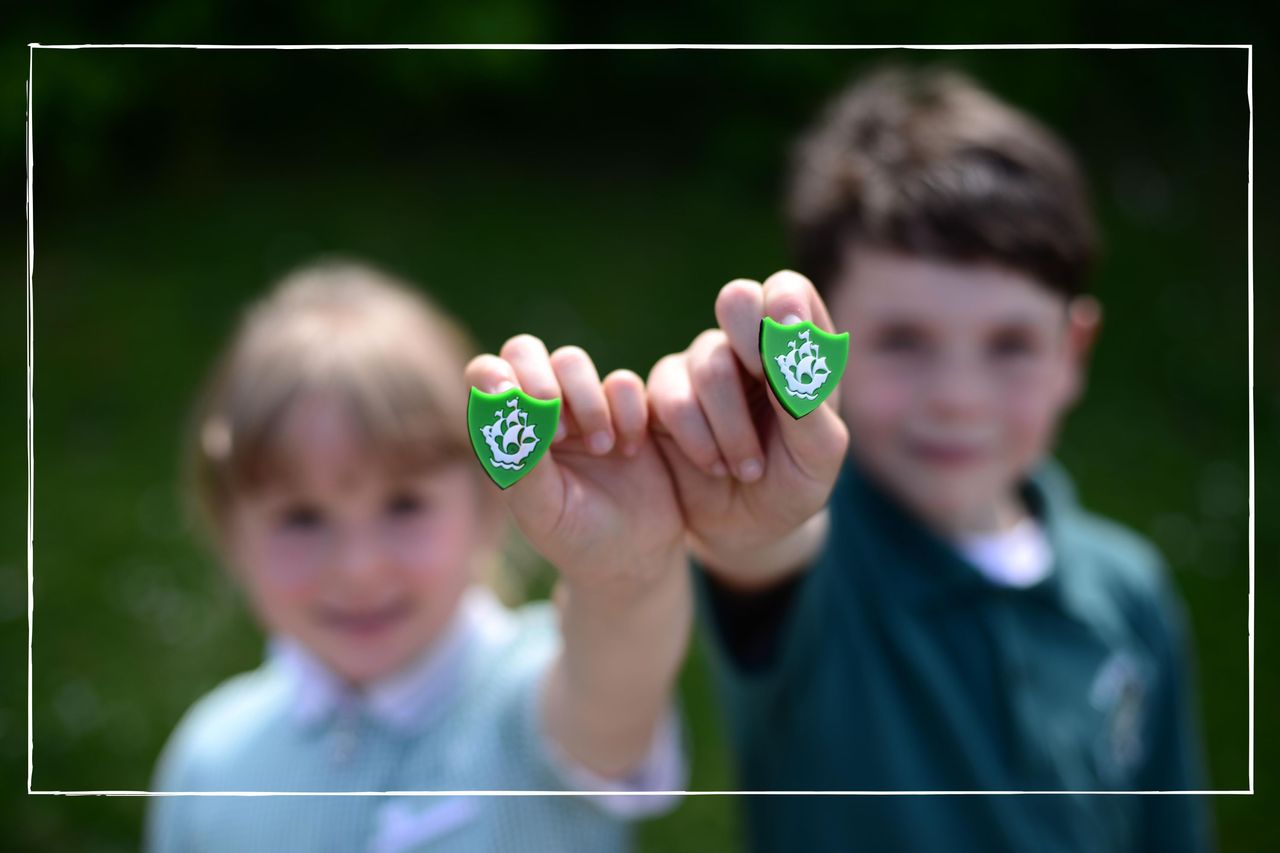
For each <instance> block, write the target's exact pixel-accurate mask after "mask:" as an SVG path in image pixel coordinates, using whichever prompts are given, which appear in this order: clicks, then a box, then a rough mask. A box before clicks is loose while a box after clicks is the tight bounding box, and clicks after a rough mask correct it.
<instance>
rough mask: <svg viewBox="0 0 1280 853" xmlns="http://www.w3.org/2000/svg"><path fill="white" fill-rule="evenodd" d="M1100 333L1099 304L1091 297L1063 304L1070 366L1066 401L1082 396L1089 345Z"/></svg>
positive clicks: (1083, 296)
mask: <svg viewBox="0 0 1280 853" xmlns="http://www.w3.org/2000/svg"><path fill="white" fill-rule="evenodd" d="M1101 330H1102V304H1101V303H1100V302H1098V300H1097V299H1094V298H1093V297H1092V296H1088V295H1082V296H1074V297H1072V299H1071V301H1070V302H1068V303H1067V346H1068V348H1069V350H1070V352H1069V353H1068V355H1069V357H1070V359H1071V363H1070V365H1068V369H1069V370H1070V379H1069V387H1068V392H1067V401H1068V402H1069V403H1074V402H1075V401H1076V400H1078V399H1079V398H1080V395H1081V394H1083V393H1084V389H1085V384H1086V377H1087V375H1088V370H1089V358H1090V356H1091V355H1092V354H1093V345H1094V343H1095V342H1096V341H1097V339H1098V333H1099V332H1100V331H1101Z"/></svg>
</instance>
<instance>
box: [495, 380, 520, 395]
mask: <svg viewBox="0 0 1280 853" xmlns="http://www.w3.org/2000/svg"><path fill="white" fill-rule="evenodd" d="M514 387H516V383H514V382H512V381H511V380H509V379H503V380H502V381H501V382H499V383H498V384H497V385H495V386H494V388H493V393H494V394H502V393H504V392H506V391H510V390H511V389H512V388H514Z"/></svg>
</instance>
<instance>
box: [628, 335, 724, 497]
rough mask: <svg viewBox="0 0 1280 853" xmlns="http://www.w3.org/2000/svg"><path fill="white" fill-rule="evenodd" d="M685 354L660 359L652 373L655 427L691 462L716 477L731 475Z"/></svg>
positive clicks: (651, 386) (650, 397)
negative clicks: (696, 389) (696, 392)
mask: <svg viewBox="0 0 1280 853" xmlns="http://www.w3.org/2000/svg"><path fill="white" fill-rule="evenodd" d="M686 358H687V357H686V355H685V354H684V353H679V354H676V355H669V356H666V357H665V358H662V359H659V360H658V363H657V364H655V365H654V366H653V370H652V371H650V373H649V383H648V392H649V406H650V410H651V411H652V413H653V418H654V421H655V423H654V426H655V427H659V428H661V429H663V430H665V431H666V432H667V433H668V434H670V436H671V437H672V439H673V440H674V441H675V443H676V446H677V447H678V448H679V449H680V451H681V452H682V453H683V454H684V456H685V458H687V459H688V460H689V461H690V462H692V463H693V464H694V465H695V466H697V467H698V468H699V469H701V470H702V471H704V472H706V473H707V474H710V475H711V476H713V477H724V476H727V475H728V473H729V469H728V468H727V467H725V464H724V460H723V459H721V458H720V451H719V450H717V449H716V440H715V437H714V435H712V432H711V426H710V425H709V424H708V423H707V419H706V417H705V416H704V415H703V413H702V404H701V403H699V402H698V397H697V395H696V394H695V393H694V390H693V384H692V382H691V381H690V378H689V369H688V366H687V361H686Z"/></svg>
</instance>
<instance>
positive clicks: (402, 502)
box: [387, 492, 426, 518]
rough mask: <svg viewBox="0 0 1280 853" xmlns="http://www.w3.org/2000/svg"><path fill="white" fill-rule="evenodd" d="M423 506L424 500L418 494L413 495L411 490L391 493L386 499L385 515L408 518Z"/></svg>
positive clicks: (424, 504)
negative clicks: (395, 493)
mask: <svg viewBox="0 0 1280 853" xmlns="http://www.w3.org/2000/svg"><path fill="white" fill-rule="evenodd" d="M425 506H426V501H424V500H423V499H422V498H421V497H419V496H418V495H415V494H413V493H412V492H403V493H401V494H397V495H393V496H392V497H391V499H390V500H389V501H387V515H389V516H391V517H392V518H408V517H410V516H413V515H417V514H418V513H419V512H421V511H422V510H423V508H424V507H425Z"/></svg>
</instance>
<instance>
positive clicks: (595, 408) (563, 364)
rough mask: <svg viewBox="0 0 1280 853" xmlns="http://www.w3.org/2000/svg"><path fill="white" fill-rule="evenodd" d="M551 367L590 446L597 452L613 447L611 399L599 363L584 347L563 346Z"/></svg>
mask: <svg viewBox="0 0 1280 853" xmlns="http://www.w3.org/2000/svg"><path fill="white" fill-rule="evenodd" d="M550 361H551V367H552V369H553V370H554V371H555V375H556V380H557V381H558V382H559V384H560V388H561V390H562V391H563V392H564V401H565V406H566V407H567V408H568V410H569V411H571V412H573V419H574V421H575V422H576V423H577V426H578V429H579V430H581V431H582V435H583V437H584V438H585V439H586V443H587V448H588V449H589V450H590V451H591V452H592V453H594V454H596V455H597V456H600V455H603V454H605V453H608V452H609V451H610V450H612V449H613V442H614V433H613V423H612V421H611V420H610V417H609V401H608V399H607V398H606V397H605V393H604V387H603V386H602V385H601V384H600V374H599V373H598V372H597V371H596V366H595V364H594V363H593V362H592V361H591V357H590V356H589V355H587V353H586V351H584V350H583V349H582V348H581V347H575V346H567V347H560V348H559V349H557V350H556V351H555V352H553V353H552V354H551V357H550Z"/></svg>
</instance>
